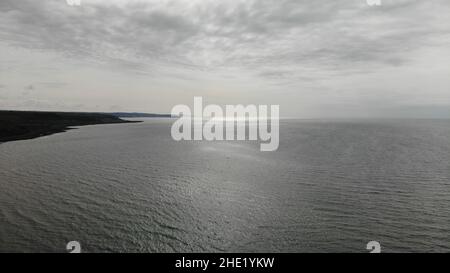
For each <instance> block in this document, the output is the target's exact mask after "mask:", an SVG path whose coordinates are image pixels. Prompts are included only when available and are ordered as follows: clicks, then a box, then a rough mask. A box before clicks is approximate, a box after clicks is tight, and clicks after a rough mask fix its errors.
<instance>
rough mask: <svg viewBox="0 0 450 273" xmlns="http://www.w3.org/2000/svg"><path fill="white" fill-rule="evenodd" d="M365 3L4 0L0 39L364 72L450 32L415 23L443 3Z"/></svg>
mask: <svg viewBox="0 0 450 273" xmlns="http://www.w3.org/2000/svg"><path fill="white" fill-rule="evenodd" d="M364 2H365V1H359V0H358V1H357V0H354V1H347V0H345V1H344V0H337V1H323V0H321V1H309V0H308V1H307V0H301V1H299V0H282V1H280V0H259V1H258V0H252V1H243V2H237V4H235V3H236V2H231V1H230V2H228V1H216V2H214V1H212V2H211V1H208V2H205V3H202V2H199V3H198V4H197V6H196V7H195V8H192V7H191V8H188V7H187V6H186V3H187V2H178V4H176V3H173V2H172V4H171V5H169V2H167V4H166V5H159V6H156V7H154V6H153V5H152V3H144V2H140V3H134V2H131V3H130V4H126V5H114V4H108V5H107V4H101V3H98V2H94V3H90V2H89V1H85V3H84V4H83V5H82V6H81V7H77V8H74V7H69V6H67V5H66V4H65V3H64V1H58V0H50V1H31V0H21V1H16V0H4V1H2V2H1V4H0V12H1V13H2V16H1V18H2V19H0V22H1V27H0V30H1V32H0V37H2V39H3V40H5V41H6V42H8V43H10V44H12V45H18V46H22V47H27V48H37V49H42V50H51V51H56V52H60V53H63V54H66V55H68V56H73V57H76V58H83V57H84V58H96V59H99V60H101V61H105V62H106V63H110V64H112V65H114V66H119V67H123V68H125V69H130V68H131V69H135V70H141V71H142V70H145V69H148V68H149V67H151V66H155V65H159V66H162V65H171V66H184V67H185V68H189V67H191V68H195V67H198V68H202V67H203V68H207V69H213V68H214V67H227V66H234V67H241V68H243V69H249V70H251V69H255V67H261V66H266V67H267V66H269V67H270V66H276V67H283V66H287V65H289V66H292V65H297V66H308V67H320V68H321V69H335V68H336V67H339V68H340V69H351V68H352V67H353V66H355V65H363V66H365V68H366V69H367V68H368V66H372V65H373V66H379V65H389V66H400V65H402V64H405V63H407V62H408V60H409V56H408V52H409V51H412V50H414V49H417V48H420V47H421V46H423V45H424V44H427V43H428V42H427V41H428V39H429V38H430V37H431V36H433V37H436V36H440V35H443V34H444V33H445V31H448V28H444V29H443V30H440V31H438V30H436V28H434V27H431V28H430V25H429V24H427V22H426V21H423V20H421V19H425V18H427V16H429V14H431V13H432V12H438V13H439V12H444V10H445V9H443V7H445V8H446V9H447V10H448V7H449V3H448V2H446V1H440V0H436V1H434V2H438V3H439V6H435V5H433V4H430V3H424V2H428V1H418V0H403V1H389V0H385V1H383V4H384V5H383V6H382V7H380V8H377V9H378V10H375V9H374V8H371V7H368V6H367V5H365V3H364ZM163 3H165V2H163ZM440 10H442V11H440ZM425 11H432V12H425ZM435 23H439V21H436V22H435ZM430 24H431V23H430ZM430 29H431V30H434V31H430ZM205 56H206V57H205Z"/></svg>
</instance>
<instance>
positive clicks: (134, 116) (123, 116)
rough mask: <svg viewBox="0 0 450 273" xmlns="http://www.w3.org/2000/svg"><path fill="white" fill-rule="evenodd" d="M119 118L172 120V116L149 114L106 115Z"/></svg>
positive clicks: (119, 113)
mask: <svg viewBox="0 0 450 273" xmlns="http://www.w3.org/2000/svg"><path fill="white" fill-rule="evenodd" d="M105 114H108V115H112V116H115V117H118V118H172V115H170V114H151V113H150V114H149V113H127V112H115V113H105Z"/></svg>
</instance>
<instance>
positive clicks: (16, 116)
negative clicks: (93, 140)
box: [0, 110, 141, 144]
mask: <svg viewBox="0 0 450 273" xmlns="http://www.w3.org/2000/svg"><path fill="white" fill-rule="evenodd" d="M139 122H141V121H129V120H123V119H121V118H119V117H116V116H114V115H110V114H105V113H83V112H79V113H77V112H39V111H3V110H0V144H2V143H5V142H11V141H18V140H28V139H34V138H39V137H43V136H49V135H53V134H57V133H64V132H66V131H68V130H73V129H75V128H71V127H79V126H86V125H101V124H122V123H139Z"/></svg>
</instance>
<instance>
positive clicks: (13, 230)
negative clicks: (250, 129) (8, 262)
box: [0, 119, 450, 253]
mask: <svg viewBox="0 0 450 273" xmlns="http://www.w3.org/2000/svg"><path fill="white" fill-rule="evenodd" d="M142 120H144V122H142V123H128V124H113V125H94V126H84V127H79V128H74V129H73V130H69V131H68V132H65V133H59V134H54V135H51V136H46V137H41V138H37V139H32V140H23V141H14V142H7V143H2V144H0V252H63V253H64V252H67V251H68V250H67V248H66V246H67V243H68V242H71V241H77V242H79V243H80V245H81V249H82V251H83V252H100V253H103V252H119V253H124V252H133V253H134V252H150V253H161V252H162V253H172V252H200V253H203V252H214V253H222V252H250V253H260V252H275V253H278V252H289V253H299V252H300V253H304V252H306V253H309V252H320V253H321V252H352V253H353V252H355V253H367V252H369V251H368V250H367V248H366V247H367V244H368V242H370V241H376V242H379V244H380V245H381V248H382V251H383V252H400V253H401V252H449V251H450V120H407V119H404V120H401V119H400V120H388V119H383V120H363V119H362V120H295V119H286V120H284V119H283V120H281V121H280V146H279V149H278V150H276V151H273V152H261V151H260V145H259V144H260V143H259V142H258V141H213V142H208V141H174V140H173V139H172V137H171V133H170V132H171V126H172V123H173V120H171V119H142Z"/></svg>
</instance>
